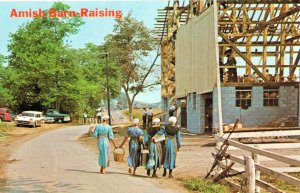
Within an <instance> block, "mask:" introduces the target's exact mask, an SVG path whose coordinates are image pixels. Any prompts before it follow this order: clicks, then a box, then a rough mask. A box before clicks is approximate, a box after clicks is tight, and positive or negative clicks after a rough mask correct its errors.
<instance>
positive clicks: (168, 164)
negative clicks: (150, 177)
mask: <svg viewBox="0 0 300 193" xmlns="http://www.w3.org/2000/svg"><path fill="white" fill-rule="evenodd" d="M162 130H163V131H164V133H165V135H166V141H165V145H164V147H163V152H164V153H163V166H164V168H165V169H170V170H173V169H174V168H175V165H176V164H175V162H176V155H177V149H178V148H180V146H181V137H180V130H179V128H178V127H176V126H172V125H170V124H169V125H166V126H165V127H164V128H162Z"/></svg>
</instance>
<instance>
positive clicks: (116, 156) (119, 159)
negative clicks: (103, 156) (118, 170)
mask: <svg viewBox="0 0 300 193" xmlns="http://www.w3.org/2000/svg"><path fill="white" fill-rule="evenodd" d="M116 149H122V150H123V153H117V152H116V151H115V150H116ZM113 153H114V160H115V161H117V162H122V161H123V160H124V155H125V150H124V149H123V148H115V149H114V151H113Z"/></svg>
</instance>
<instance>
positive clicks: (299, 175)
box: [261, 173, 300, 193]
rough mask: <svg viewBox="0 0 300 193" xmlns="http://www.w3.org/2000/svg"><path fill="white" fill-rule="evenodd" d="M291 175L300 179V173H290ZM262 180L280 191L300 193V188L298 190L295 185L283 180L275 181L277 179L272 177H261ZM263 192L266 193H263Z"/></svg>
mask: <svg viewBox="0 0 300 193" xmlns="http://www.w3.org/2000/svg"><path fill="white" fill-rule="evenodd" d="M289 175H291V176H294V177H296V178H298V179H300V173H289ZM261 179H262V180H263V181H265V182H267V183H270V184H272V185H274V186H275V187H277V188H278V189H280V190H282V191H284V192H286V193H295V192H300V188H298V187H296V186H294V185H291V184H288V183H286V182H285V181H283V180H279V179H275V178H272V177H270V176H265V175H263V176H261ZM262 192H265V191H262Z"/></svg>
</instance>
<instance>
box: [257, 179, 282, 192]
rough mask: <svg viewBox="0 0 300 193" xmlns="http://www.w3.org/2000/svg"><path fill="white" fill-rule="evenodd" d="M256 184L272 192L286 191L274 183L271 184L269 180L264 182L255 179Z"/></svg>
mask: <svg viewBox="0 0 300 193" xmlns="http://www.w3.org/2000/svg"><path fill="white" fill-rule="evenodd" d="M255 183H256V185H257V186H259V187H261V188H263V189H265V190H267V191H270V192H272V193H285V192H284V191H282V190H279V189H278V188H276V187H275V186H273V185H272V184H269V183H267V182H264V181H262V180H258V179H256V181H255Z"/></svg>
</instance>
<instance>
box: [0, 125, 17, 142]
mask: <svg viewBox="0 0 300 193" xmlns="http://www.w3.org/2000/svg"><path fill="white" fill-rule="evenodd" d="M13 129H14V126H13V125H11V124H8V123H0V138H3V137H6V136H7V133H9V132H11V131H12V130H13Z"/></svg>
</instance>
